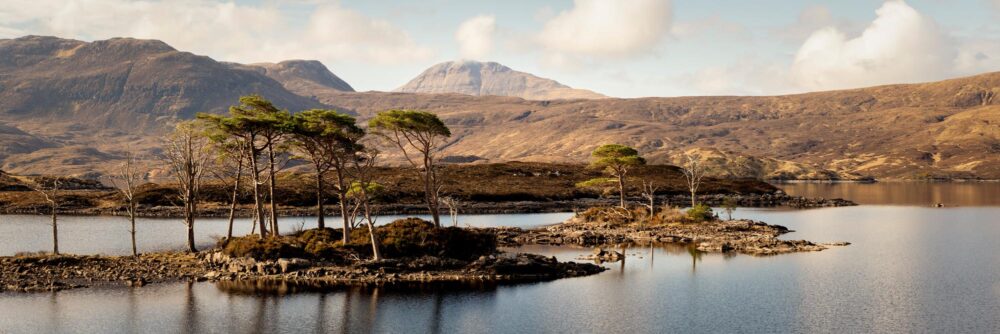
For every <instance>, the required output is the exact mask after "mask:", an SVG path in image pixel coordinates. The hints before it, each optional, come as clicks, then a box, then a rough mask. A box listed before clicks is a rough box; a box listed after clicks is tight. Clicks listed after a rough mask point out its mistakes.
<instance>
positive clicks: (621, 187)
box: [618, 174, 625, 209]
mask: <svg viewBox="0 0 1000 334" xmlns="http://www.w3.org/2000/svg"><path fill="white" fill-rule="evenodd" d="M618 199H619V201H621V206H622V209H625V175H622V174H619V175H618Z"/></svg>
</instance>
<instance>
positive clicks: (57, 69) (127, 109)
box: [0, 36, 321, 129]
mask: <svg viewBox="0 0 1000 334" xmlns="http://www.w3.org/2000/svg"><path fill="white" fill-rule="evenodd" d="M0 55H3V56H2V57H0V73H2V75H0V118H2V119H3V120H4V121H8V122H9V121H22V120H42V119H45V120H48V121H55V122H59V121H70V122H72V123H76V124H83V125H91V126H95V127H101V128H105V127H115V128H127V129H136V128H138V129H149V128H159V127H160V126H161V124H163V123H164V121H172V120H177V119H187V118H191V117H192V116H194V114H195V113H197V112H222V111H225V110H226V109H227V108H228V107H229V105H231V104H233V102H235V101H236V98H237V97H239V96H240V95H245V94H250V93H258V94H261V95H265V96H268V97H269V98H270V99H272V100H273V101H275V103H277V104H279V105H282V106H285V107H286V108H290V109H293V110H296V109H305V108H312V107H319V106H321V104H319V103H317V102H316V101H314V100H312V99H310V98H306V97H302V96H299V95H296V94H293V93H291V92H289V91H288V90H286V89H285V88H284V87H283V86H282V84H281V83H279V82H277V81H275V80H274V79H271V78H269V77H268V76H266V75H264V74H262V73H260V72H258V71H253V70H248V69H244V68H240V67H234V66H231V65H228V64H225V63H220V62H217V61H215V60H212V59H211V58H208V57H205V56H197V55H194V54H191V53H188V52H181V51H177V50H175V49H174V48H172V47H170V46H169V45H167V44H166V43H163V42H161V41H156V40H138V39H131V38H114V39H109V40H103V41H95V42H90V43H87V42H81V41H76V40H67V39H60V38H55V37H40V36H28V37H23V38H18V39H7V40H0Z"/></svg>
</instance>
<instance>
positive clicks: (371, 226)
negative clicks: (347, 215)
mask: <svg viewBox="0 0 1000 334" xmlns="http://www.w3.org/2000/svg"><path fill="white" fill-rule="evenodd" d="M365 186H366V185H365V184H362V185H361V196H364V197H363V199H362V200H363V201H364V202H362V204H363V205H364V209H365V220H366V221H368V237H369V238H370V239H371V242H372V257H373V258H374V259H375V261H381V260H382V253H381V252H379V248H380V247H381V246H380V245H379V242H378V237H376V236H375V223H374V222H372V210H371V206H370V205H369V204H370V203H369V202H368V201H369V200H370V198H369V197H368V190H366V189H365Z"/></svg>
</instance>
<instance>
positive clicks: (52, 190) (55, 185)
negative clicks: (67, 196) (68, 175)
mask: <svg viewBox="0 0 1000 334" xmlns="http://www.w3.org/2000/svg"><path fill="white" fill-rule="evenodd" d="M26 183H27V184H28V186H29V187H31V189H33V190H34V191H37V192H38V193H40V194H42V196H43V197H45V201H46V202H48V203H49V214H51V215H52V222H51V225H52V254H55V255H59V220H58V211H59V198H58V195H59V192H60V190H61V189H60V186H61V185H62V179H61V178H60V177H54V178H52V179H51V182H48V181H47V180H45V178H44V177H39V178H38V179H35V180H29V182H26Z"/></svg>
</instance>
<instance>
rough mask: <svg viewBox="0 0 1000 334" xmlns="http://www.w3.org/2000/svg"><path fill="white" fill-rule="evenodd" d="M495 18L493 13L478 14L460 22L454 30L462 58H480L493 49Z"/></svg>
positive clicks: (495, 27)
mask: <svg viewBox="0 0 1000 334" xmlns="http://www.w3.org/2000/svg"><path fill="white" fill-rule="evenodd" d="M496 29H497V20H496V17H494V16H493V15H479V16H476V17H473V18H471V19H468V20H466V21H465V22H462V24H461V25H459V26H458V31H456V32H455V40H456V41H458V45H459V51H460V54H461V55H462V58H465V59H472V60H482V59H483V58H485V57H486V56H488V55H489V54H490V52H492V51H493V35H494V34H495V33H496Z"/></svg>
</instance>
